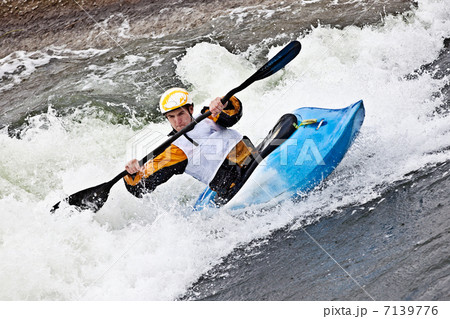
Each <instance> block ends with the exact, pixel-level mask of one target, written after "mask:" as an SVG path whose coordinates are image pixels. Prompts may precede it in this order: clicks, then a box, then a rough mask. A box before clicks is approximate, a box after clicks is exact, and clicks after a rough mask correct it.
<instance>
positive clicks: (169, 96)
mask: <svg viewBox="0 0 450 319" xmlns="http://www.w3.org/2000/svg"><path fill="white" fill-rule="evenodd" d="M188 104H192V100H191V97H190V96H189V92H188V91H186V90H185V89H182V88H171V89H169V90H167V91H166V92H164V93H163V95H161V99H160V100H159V108H160V110H161V113H162V114H166V113H167V112H170V111H173V110H176V109H178V108H180V107H182V106H184V105H188Z"/></svg>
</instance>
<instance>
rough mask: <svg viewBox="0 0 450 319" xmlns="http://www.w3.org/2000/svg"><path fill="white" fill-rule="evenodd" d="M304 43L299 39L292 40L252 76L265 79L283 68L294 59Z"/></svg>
mask: <svg viewBox="0 0 450 319" xmlns="http://www.w3.org/2000/svg"><path fill="white" fill-rule="evenodd" d="M301 48H302V45H301V44H300V42H298V41H292V42H291V43H289V44H288V45H287V46H285V47H284V48H283V50H281V51H280V52H278V53H277V54H276V55H275V56H274V57H273V58H272V59H270V60H269V61H268V62H267V63H266V64H264V65H263V66H262V67H261V68H260V69H259V70H258V71H256V73H255V74H253V75H252V77H257V78H258V80H260V79H264V78H266V77H268V76H270V75H272V74H274V73H275V72H277V71H278V70H280V69H282V68H283V67H284V66H285V65H286V64H288V63H289V62H291V61H292V59H294V58H295V57H296V56H297V55H298V54H299V52H300V50H301Z"/></svg>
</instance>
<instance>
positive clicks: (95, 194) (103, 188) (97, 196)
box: [50, 182, 112, 214]
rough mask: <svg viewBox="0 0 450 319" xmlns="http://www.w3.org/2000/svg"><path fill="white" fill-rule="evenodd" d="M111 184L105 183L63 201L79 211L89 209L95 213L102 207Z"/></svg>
mask: <svg viewBox="0 0 450 319" xmlns="http://www.w3.org/2000/svg"><path fill="white" fill-rule="evenodd" d="M111 187H112V185H111V182H106V183H103V184H100V185H97V186H94V187H91V188H88V189H84V190H82V191H79V192H77V193H75V194H72V195H70V196H69V197H67V198H66V199H64V201H66V202H68V203H69V205H74V206H77V207H79V208H81V209H90V210H92V211H94V213H96V212H97V211H98V210H99V209H100V208H102V207H103V205H104V204H105V202H106V200H107V199H108V196H109V191H110V190H111ZM60 203H61V202H58V203H56V204H55V205H54V206H53V208H52V209H51V210H50V212H51V213H52V214H53V213H54V212H55V211H56V210H57V209H58V208H59V204H60Z"/></svg>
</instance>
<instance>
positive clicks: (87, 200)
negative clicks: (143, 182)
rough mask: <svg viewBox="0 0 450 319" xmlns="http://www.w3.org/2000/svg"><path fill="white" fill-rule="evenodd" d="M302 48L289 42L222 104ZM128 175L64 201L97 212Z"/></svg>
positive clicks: (162, 147)
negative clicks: (118, 183)
mask: <svg viewBox="0 0 450 319" xmlns="http://www.w3.org/2000/svg"><path fill="white" fill-rule="evenodd" d="M300 49H301V44H300V42H298V41H292V42H291V43H289V44H288V45H287V46H285V47H284V48H283V49H282V50H281V51H280V52H278V53H277V55H275V56H274V57H273V58H272V59H270V60H269V61H268V62H267V63H266V64H264V65H263V66H262V67H261V68H260V69H259V70H258V71H256V72H255V73H254V74H253V75H252V76H251V77H249V78H248V79H247V80H246V81H245V82H244V83H242V84H241V85H240V86H238V87H236V88H234V89H232V90H231V91H230V92H228V93H227V95H225V96H224V97H223V98H222V99H221V102H222V104H225V103H226V102H227V101H228V100H229V99H230V98H231V97H232V96H233V95H234V94H236V93H237V92H240V91H242V90H243V89H245V88H246V87H248V86H249V85H250V84H252V83H253V82H255V81H258V80H262V79H264V78H266V77H268V76H270V75H272V74H274V73H275V72H277V71H278V70H280V69H281V68H283V67H284V66H285V65H286V64H288V63H289V62H291V61H292V59H294V58H295V57H296V56H297V54H298V53H299V52H300ZM210 115H211V111H208V112H205V113H204V114H202V115H200V116H198V117H197V118H195V119H194V120H193V121H192V122H191V123H190V124H189V125H187V126H186V127H184V128H183V129H182V130H180V131H178V132H177V133H176V134H174V135H173V136H171V137H170V138H169V139H167V140H166V141H165V142H164V143H162V144H161V145H159V146H158V147H157V148H155V149H154V150H153V151H152V152H150V153H149V154H147V155H146V156H145V157H144V158H142V159H141V160H140V161H139V165H140V166H143V165H144V164H145V163H147V161H149V160H152V159H153V158H155V157H156V156H158V155H159V154H161V153H162V152H164V150H165V149H166V148H168V147H169V146H170V144H172V142H173V141H175V140H176V139H177V138H178V137H180V136H181V135H183V134H184V133H186V132H188V131H190V130H192V129H193V128H194V126H195V125H196V124H197V123H198V122H200V121H203V120H204V119H205V118H207V117H208V116H210ZM126 175H128V172H127V171H126V170H124V171H123V172H122V173H120V174H119V175H117V176H116V177H114V178H113V179H112V180H110V181H109V182H106V183H103V184H100V185H97V186H94V187H90V188H88V189H84V190H82V191H79V192H77V193H75V194H72V195H70V196H69V197H67V198H65V199H64V201H66V202H68V203H69V204H70V205H74V206H77V207H79V208H81V209H90V210H92V211H94V213H96V212H97V211H98V210H99V209H100V208H102V206H103V205H104V204H105V202H106V200H107V199H108V196H109V192H110V190H111V187H113V185H114V184H115V183H117V182H118V181H119V180H121V179H122V178H124V177H125V176H126ZM60 203H61V202H58V203H56V204H55V205H54V206H53V208H52V209H51V212H52V213H54V212H55V211H56V210H57V209H58V208H59V204H60Z"/></svg>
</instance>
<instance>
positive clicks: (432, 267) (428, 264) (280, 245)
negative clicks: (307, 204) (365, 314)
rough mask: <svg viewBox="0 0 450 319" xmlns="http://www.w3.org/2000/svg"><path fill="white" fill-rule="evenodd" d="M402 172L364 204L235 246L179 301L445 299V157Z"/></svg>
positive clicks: (449, 259)
mask: <svg viewBox="0 0 450 319" xmlns="http://www.w3.org/2000/svg"><path fill="white" fill-rule="evenodd" d="M409 177H410V179H409V180H408V181H404V182H399V183H398V184H397V185H395V186H393V187H392V188H391V189H390V190H389V191H387V192H386V193H384V194H383V195H382V196H381V198H378V199H376V200H374V201H372V202H369V203H367V204H365V205H363V206H357V207H348V208H346V209H345V210H343V211H342V212H340V213H338V214H336V215H335V216H333V217H331V218H327V219H323V220H321V221H320V222H318V223H315V224H313V225H309V226H305V227H304V228H300V229H296V230H290V229H289V227H287V228H286V229H283V230H279V231H277V232H275V233H274V234H273V235H271V236H270V237H269V238H264V239H261V240H256V241H254V242H252V243H251V244H250V245H249V246H246V247H241V248H238V249H236V250H235V251H234V252H233V253H232V254H230V255H228V256H227V257H225V258H224V260H223V262H222V264H220V265H219V266H217V267H215V268H214V269H213V270H211V271H210V272H208V273H207V274H205V275H203V276H202V278H201V279H199V281H198V282H197V283H195V284H194V285H193V287H192V288H191V289H190V290H189V292H188V293H187V294H186V295H185V296H184V297H183V298H182V299H199V300H450V277H449V274H450V219H449V218H448V214H449V207H450V197H449V196H448V195H449V191H450V162H446V163H441V164H439V165H437V166H436V167H430V168H427V169H424V170H423V171H420V172H414V173H411V175H410V176H409ZM349 276H351V277H349Z"/></svg>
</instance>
